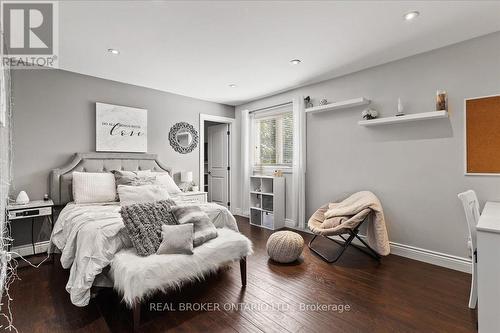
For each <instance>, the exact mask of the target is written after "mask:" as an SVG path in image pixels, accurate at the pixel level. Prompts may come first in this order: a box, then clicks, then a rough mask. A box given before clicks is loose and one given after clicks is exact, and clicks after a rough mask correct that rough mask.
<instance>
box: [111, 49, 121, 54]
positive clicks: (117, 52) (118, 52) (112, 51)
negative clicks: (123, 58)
mask: <svg viewBox="0 0 500 333" xmlns="http://www.w3.org/2000/svg"><path fill="white" fill-rule="evenodd" d="M108 52H109V53H111V54H115V55H118V54H120V51H118V50H117V49H108Z"/></svg>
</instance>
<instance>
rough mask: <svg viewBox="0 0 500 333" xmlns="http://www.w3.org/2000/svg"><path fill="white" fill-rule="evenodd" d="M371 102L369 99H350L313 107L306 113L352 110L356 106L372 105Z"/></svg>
mask: <svg viewBox="0 0 500 333" xmlns="http://www.w3.org/2000/svg"><path fill="white" fill-rule="evenodd" d="M370 102H371V101H370V100H369V99H368V98H364V97H358V98H353V99H348V100H345V101H340V102H335V103H330V104H325V105H320V106H313V107H312V108H307V109H306V113H318V112H325V111H333V110H339V109H346V108H352V107H354V106H359V105H366V104H370Z"/></svg>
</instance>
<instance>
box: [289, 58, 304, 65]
mask: <svg viewBox="0 0 500 333" xmlns="http://www.w3.org/2000/svg"><path fill="white" fill-rule="evenodd" d="M301 62H302V61H301V60H300V59H292V60H290V63H291V64H292V65H298V64H300V63H301Z"/></svg>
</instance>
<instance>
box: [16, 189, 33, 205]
mask: <svg viewBox="0 0 500 333" xmlns="http://www.w3.org/2000/svg"><path fill="white" fill-rule="evenodd" d="M29 202H30V198H29V197H28V194H26V192H25V191H21V192H19V194H18V195H17V198H16V204H18V205H26V204H27V203H29Z"/></svg>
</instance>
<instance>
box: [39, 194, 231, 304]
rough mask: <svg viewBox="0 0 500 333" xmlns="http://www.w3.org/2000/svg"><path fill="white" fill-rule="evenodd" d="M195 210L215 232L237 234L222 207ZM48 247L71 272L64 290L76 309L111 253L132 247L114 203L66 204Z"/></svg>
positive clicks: (118, 206)
mask: <svg viewBox="0 0 500 333" xmlns="http://www.w3.org/2000/svg"><path fill="white" fill-rule="evenodd" d="M173 199H174V200H175V198H173ZM199 206H200V207H201V208H202V210H203V211H205V212H206V213H207V215H208V216H209V217H210V220H211V221H212V222H213V223H214V224H215V226H216V227H217V228H223V227H226V228H229V229H232V230H234V231H238V226H237V224H236V220H235V218H234V216H233V215H232V214H231V213H230V212H229V211H228V210H227V209H226V208H225V207H222V206H219V205H217V204H213V203H207V204H201V205H199ZM52 244H53V245H55V246H56V247H57V248H58V249H59V250H60V251H61V253H62V254H61V264H62V266H63V267H64V268H71V270H70V276H69V279H68V283H67V284H66V290H67V291H68V292H69V293H70V297H71V302H72V303H73V304H74V305H76V306H85V305H87V304H88V303H89V301H90V288H91V286H92V284H93V283H94V279H95V278H96V276H97V275H98V274H100V273H101V272H102V270H103V268H105V267H106V266H108V265H109V264H110V263H111V261H112V260H113V258H114V255H115V253H117V252H118V251H120V250H121V249H124V248H129V247H132V243H131V242H130V239H129V238H128V235H127V233H126V230H125V225H124V224H123V221H122V218H121V215H120V205H119V203H118V202H116V203H108V204H75V203H69V204H67V205H66V207H64V209H63V210H62V211H61V214H60V215H59V217H58V219H57V221H56V223H55V225H54V229H53V232H52V235H51V246H50V248H49V251H53V246H52Z"/></svg>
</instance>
